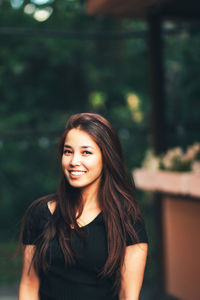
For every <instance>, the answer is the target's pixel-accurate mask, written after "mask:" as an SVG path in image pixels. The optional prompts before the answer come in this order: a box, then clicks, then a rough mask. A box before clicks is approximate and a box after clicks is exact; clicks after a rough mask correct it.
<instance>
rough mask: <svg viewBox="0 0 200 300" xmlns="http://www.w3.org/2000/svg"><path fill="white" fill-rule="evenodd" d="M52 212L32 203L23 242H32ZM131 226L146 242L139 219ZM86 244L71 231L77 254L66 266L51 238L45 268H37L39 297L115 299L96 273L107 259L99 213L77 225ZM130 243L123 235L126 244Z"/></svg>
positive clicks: (107, 282) (109, 282)
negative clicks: (46, 266) (84, 224)
mask: <svg viewBox="0 0 200 300" xmlns="http://www.w3.org/2000/svg"><path fill="white" fill-rule="evenodd" d="M52 217H53V215H52V214H51V213H50V211H49V208H48V206H47V205H45V206H43V207H42V206H38V205H36V206H34V207H33V208H32V210H31V212H30V214H29V218H28V219H27V222H26V224H25V229H24V233H23V244H25V245H34V241H35V240H36V239H37V237H38V236H39V234H40V233H41V232H42V231H43V229H44V226H45V225H46V224H47V222H49V221H50V218H52ZM134 228H135V230H136V232H137V234H138V238H139V242H144V243H147V242H148V238H147V234H146V230H145V225H144V222H143V221H137V222H136V223H135V224H134ZM81 230H83V232H84V233H85V234H86V237H87V243H84V242H83V240H82V239H81V238H80V237H79V236H78V235H77V234H76V232H75V231H73V230H72V231H73V239H72V247H73V248H74V250H75V251H76V253H77V258H76V262H75V264H73V265H72V266H70V267H69V266H66V265H65V262H64V256H63V253H62V251H61V248H60V246H59V243H58V239H57V237H56V236H55V238H54V239H53V240H52V241H51V242H50V245H49V248H48V250H47V260H48V262H49V264H50V266H49V268H48V271H46V272H43V271H40V274H39V277H40V290H39V294H40V300H118V297H117V296H113V294H112V293H111V287H112V283H113V282H112V280H111V279H109V278H106V279H102V278H100V277H99V276H98V274H99V272H100V271H101V270H102V269H103V266H104V264H105V262H106V259H107V255H108V252H107V237H106V228H105V224H104V219H103V212H101V213H99V214H98V215H97V217H96V218H95V219H94V220H93V221H91V222H90V223H89V224H87V225H86V226H83V227H81ZM131 244H133V242H131V239H130V238H129V237H128V236H127V246H129V245H131Z"/></svg>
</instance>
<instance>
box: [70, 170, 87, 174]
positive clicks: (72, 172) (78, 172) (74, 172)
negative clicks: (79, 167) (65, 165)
mask: <svg viewBox="0 0 200 300" xmlns="http://www.w3.org/2000/svg"><path fill="white" fill-rule="evenodd" d="M84 173H85V172H81V171H77V172H76V171H71V174H72V175H81V174H84Z"/></svg>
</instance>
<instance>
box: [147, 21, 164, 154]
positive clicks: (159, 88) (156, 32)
mask: <svg viewBox="0 0 200 300" xmlns="http://www.w3.org/2000/svg"><path fill="white" fill-rule="evenodd" d="M148 23H149V24H148V25H149V40H148V45H149V83H150V97H151V99H150V100H151V120H150V122H151V123H150V126H151V143H152V147H153V150H154V152H155V153H156V154H160V153H162V152H163V151H165V149H166V129H165V99H164V98H165V97H164V96H165V95H164V72H163V55H162V54H163V53H162V50H163V43H162V32H161V20H160V17H159V16H157V15H151V16H150V17H149V18H148Z"/></svg>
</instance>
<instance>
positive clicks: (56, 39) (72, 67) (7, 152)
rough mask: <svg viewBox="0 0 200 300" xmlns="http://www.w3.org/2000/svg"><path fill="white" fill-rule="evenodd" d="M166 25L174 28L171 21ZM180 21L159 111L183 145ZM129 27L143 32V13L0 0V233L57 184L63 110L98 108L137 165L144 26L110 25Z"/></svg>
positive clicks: (186, 94)
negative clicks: (113, 14) (108, 13)
mask: <svg viewBox="0 0 200 300" xmlns="http://www.w3.org/2000/svg"><path fill="white" fill-rule="evenodd" d="M168 25H169V24H168ZM171 26H173V28H175V29H176V28H178V29H179V24H176V23H175V22H172V23H171ZM181 26H182V27H181V28H180V32H181V34H178V35H176V36H170V35H169V36H166V38H165V46H166V51H165V62H166V78H167V81H166V89H167V103H168V105H167V112H166V113H167V119H168V126H169V141H170V144H173V145H176V144H177V142H178V143H180V144H182V145H183V146H185V145H187V142H188V141H189V142H190V144H191V143H192V142H193V141H191V140H192V139H193V140H195V139H197V138H198V133H197V130H196V131H195V130H194V126H196V124H197V123H198V124H199V121H198V110H199V106H200V102H199V101H198V99H199V96H200V91H199V85H198V81H197V80H195V79H196V78H198V76H199V67H198V63H199V43H200V36H199V31H198V30H196V29H198V28H199V27H198V25H190V26H189V25H187V26H186V25H185V24H182V25H181ZM194 29H195V30H196V31H194ZM136 30H138V31H142V32H143V33H145V32H146V30H147V26H146V24H145V22H139V21H134V20H132V19H115V18H106V17H102V16H98V17H91V16H87V15H86V14H85V11H84V2H83V1H78V0H68V1H67V0H62V1H61V0H60V1H53V0H31V1H27V0H26V1H23V0H10V1H9V0H1V2H0V34H1V47H0V66H1V67H0V100H1V102H0V153H1V158H2V159H1V175H0V181H1V209H0V228H1V229H0V231H1V233H2V234H1V236H3V235H4V238H5V239H6V238H7V237H8V236H10V235H11V233H12V231H13V230H14V231H15V230H16V224H18V222H19V220H20V217H21V215H22V214H23V212H24V210H25V208H26V207H27V206H28V204H29V203H30V202H31V201H33V200H34V199H35V198H37V197H39V196H41V195H43V194H46V193H51V192H54V191H55V190H56V187H57V183H58V177H59V166H58V164H57V163H56V145H57V142H58V138H59V136H60V134H61V133H62V130H63V128H64V125H65V122H66V120H67V118H68V117H69V116H70V115H71V114H72V113H77V112H83V111H94V112H99V113H102V114H103V115H105V117H107V118H108V119H109V120H110V121H111V122H112V124H113V125H114V127H115V128H116V129H117V131H118V133H119V135H120V138H121V141H122V145H123V148H124V151H125V157H126V162H127V165H128V167H129V169H130V170H132V169H133V168H134V167H138V166H140V163H141V160H142V158H143V156H144V152H145V150H146V149H147V147H148V146H149V133H148V123H149V122H148V118H149V106H150V103H149V98H148V75H147V74H148V70H147V69H148V49H147V45H146V40H145V39H144V38H143V36H144V35H141V37H140V38H134V35H133V36H132V38H127V39H125V38H121V39H118V38H116V35H115V33H116V32H122V33H123V32H127V31H128V32H131V31H136ZM191 45H192V47H191ZM131 99H132V100H131ZM134 99H137V100H134ZM188 99H189V101H188ZM191 104H192V105H191ZM188 112H190V113H188ZM198 126H199V125H198ZM198 126H196V128H198ZM190 128H191V129H190ZM190 133H192V134H190Z"/></svg>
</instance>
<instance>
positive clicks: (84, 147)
mask: <svg viewBox="0 0 200 300" xmlns="http://www.w3.org/2000/svg"><path fill="white" fill-rule="evenodd" d="M81 148H83V149H86V148H92V149H94V148H93V147H92V146H81ZM94 150H95V149H94Z"/></svg>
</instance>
